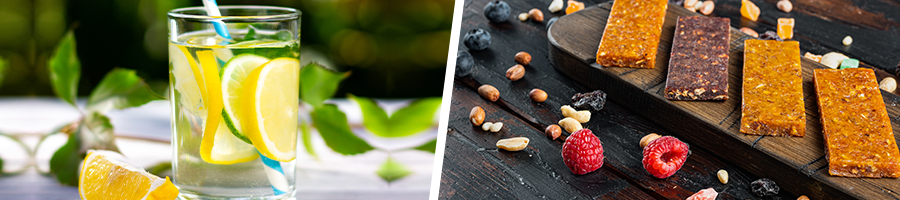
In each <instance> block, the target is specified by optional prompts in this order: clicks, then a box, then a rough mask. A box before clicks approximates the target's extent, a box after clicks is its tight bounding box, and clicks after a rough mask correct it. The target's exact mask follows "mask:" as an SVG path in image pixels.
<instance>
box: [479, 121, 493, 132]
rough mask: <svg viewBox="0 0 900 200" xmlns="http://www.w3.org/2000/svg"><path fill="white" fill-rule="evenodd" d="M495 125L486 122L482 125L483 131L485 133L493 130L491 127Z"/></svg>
mask: <svg viewBox="0 0 900 200" xmlns="http://www.w3.org/2000/svg"><path fill="white" fill-rule="evenodd" d="M493 125H494V123H491V122H485V123H484V124H482V125H481V130H484V131H490V130H491V126H493Z"/></svg>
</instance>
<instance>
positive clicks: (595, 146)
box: [562, 129, 603, 174]
mask: <svg viewBox="0 0 900 200" xmlns="http://www.w3.org/2000/svg"><path fill="white" fill-rule="evenodd" d="M562 157H563V161H564V162H565V163H566V166H568V167H569V171H572V173H575V174H587V173H589V172H592V171H594V170H597V169H599V168H600V167H601V166H603V145H602V144H600V139H598V138H597V136H594V133H592V132H591V130H588V129H581V130H578V131H575V133H573V134H572V135H570V136H569V137H568V138H566V143H564V144H563V148H562Z"/></svg>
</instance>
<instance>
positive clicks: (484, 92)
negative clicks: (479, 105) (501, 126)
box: [478, 84, 500, 102]
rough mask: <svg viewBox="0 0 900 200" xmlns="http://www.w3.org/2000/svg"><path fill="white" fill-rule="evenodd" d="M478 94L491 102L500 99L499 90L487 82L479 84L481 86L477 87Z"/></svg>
mask: <svg viewBox="0 0 900 200" xmlns="http://www.w3.org/2000/svg"><path fill="white" fill-rule="evenodd" d="M478 94H480V95H481V97H484V98H485V99H487V100H488V101H492V102H493V101H497V99H500V91H497V88H495V87H494V86H491V85H488V84H484V85H481V87H478Z"/></svg>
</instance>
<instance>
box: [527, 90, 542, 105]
mask: <svg viewBox="0 0 900 200" xmlns="http://www.w3.org/2000/svg"><path fill="white" fill-rule="evenodd" d="M528 97H529V98H531V100H532V101H534V102H538V103H541V102H544V101H546V100H547V92H544V90H541V89H537V88H534V89H532V90H531V92H529V93H528Z"/></svg>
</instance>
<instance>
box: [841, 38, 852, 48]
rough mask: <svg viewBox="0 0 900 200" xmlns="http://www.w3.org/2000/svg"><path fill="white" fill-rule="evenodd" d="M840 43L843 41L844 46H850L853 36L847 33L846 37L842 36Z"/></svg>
mask: <svg viewBox="0 0 900 200" xmlns="http://www.w3.org/2000/svg"><path fill="white" fill-rule="evenodd" d="M841 43H844V46H850V44H853V38H852V37H850V36H849V35H848V36H847V37H844V40H842V41H841Z"/></svg>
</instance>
